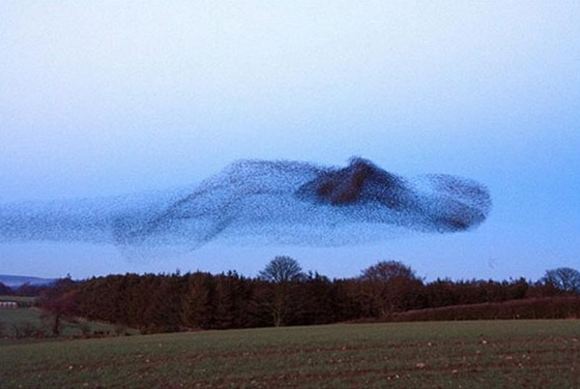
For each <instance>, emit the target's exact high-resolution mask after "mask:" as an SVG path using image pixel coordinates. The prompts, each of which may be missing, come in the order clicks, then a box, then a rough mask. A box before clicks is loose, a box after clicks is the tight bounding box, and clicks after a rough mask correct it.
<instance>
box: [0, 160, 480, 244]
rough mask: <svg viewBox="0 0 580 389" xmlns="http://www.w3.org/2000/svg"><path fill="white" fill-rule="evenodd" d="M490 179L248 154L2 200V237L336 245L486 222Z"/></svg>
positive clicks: (363, 163)
mask: <svg viewBox="0 0 580 389" xmlns="http://www.w3.org/2000/svg"><path fill="white" fill-rule="evenodd" d="M490 208H491V198H490V195H489V192H488V190H487V189H486V187H485V186H483V185H481V184H479V183H477V182H475V181H472V180H469V179H465V178H461V177H456V176H450V175H445V174H436V175H424V176H419V177H414V178H406V177H402V176H399V175H396V174H393V173H390V172H387V171H385V170H383V169H381V168H379V167H378V166H376V165H374V164H373V163H372V162H370V161H368V160H365V159H362V158H352V159H351V160H350V162H349V164H348V165H347V166H345V167H325V166H319V165H315V164H311V163H305V162H293V161H260V160H243V161H238V162H235V163H233V164H231V165H229V166H228V167H226V168H225V169H224V170H223V171H222V172H220V173H218V174H216V175H214V176H212V177H210V178H208V179H206V180H205V181H203V182H202V183H201V184H199V185H198V186H197V187H195V188H194V189H187V188H185V189H182V190H174V191H167V192H161V193H149V194H142V195H134V196H120V197H113V198H101V199H84V200H76V201H53V202H47V203H41V204H40V203H19V204H10V205H5V206H2V207H0V240H1V241H4V242H8V241H33V240H56V241H85V242H92V243H106V244H109V243H113V244H116V245H118V246H120V247H123V248H124V249H127V248H131V249H137V250H139V249H143V250H146V249H150V248H157V247H170V246H171V247H182V248H186V249H196V248H198V247H200V246H202V245H204V244H205V243H207V242H209V241H212V240H214V239H221V240H224V241H233V242H237V243H242V244H243V243H246V244H272V243H276V244H298V245H312V246H335V245H347V244H354V243H361V242H367V241H373V240H380V239H386V238H392V237H395V236H399V235H400V234H407V233H411V232H420V233H451V232H459V231H466V230H469V229H472V228H475V227H477V226H478V225H479V224H481V223H482V222H483V221H485V219H486V217H487V215H488V213H489V211H490Z"/></svg>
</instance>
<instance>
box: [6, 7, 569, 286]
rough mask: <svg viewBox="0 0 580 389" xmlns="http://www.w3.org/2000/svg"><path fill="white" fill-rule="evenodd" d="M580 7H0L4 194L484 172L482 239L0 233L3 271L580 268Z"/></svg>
mask: <svg viewBox="0 0 580 389" xmlns="http://www.w3.org/2000/svg"><path fill="white" fill-rule="evenodd" d="M579 20H580V2H578V1H569V2H568V1H558V2H550V1H510V2H505V1H486V2H463V1H417V2H412V1H400V2H396V1H392V2H391V1H390V2H385V1H376V2H375V1H368V2H346V1H345V2H340V1H332V2H330V1H329V2H312V1H304V2H302V1H293V2H249V1H248V2H225V1H208V2H201V1H200V2H191V1H183V2H180V1H171V2H166V1H159V2H153V1H147V2H113V1H99V2H75V1H2V2H0V206H1V204H4V203H10V202H15V201H22V200H50V199H58V198H83V197H98V196H108V195H116V194H124V193H133V192H140V191H148V190H162V189H167V188H174V187H181V186H192V187H194V186H195V184H196V183H198V182H200V181H202V180H203V179H205V178H207V177H208V176H210V175H212V174H214V173H216V172H218V171H219V170H221V169H222V168H223V167H225V166H226V165H227V164H229V163H230V162H232V161H234V160H236V159H241V158H244V159H245V158H258V159H287V160H303V161H309V162H315V163H320V164H324V165H344V164H346V162H347V160H348V159H349V158H350V157H351V156H353V155H358V156H361V157H364V158H368V159H370V160H372V161H373V162H375V163H376V164H377V165H379V166H381V167H382V168H384V169H386V170H389V171H392V172H395V173H398V174H402V175H408V176H414V175H418V174H424V173H448V174H455V175H460V176H465V177H469V178H472V179H475V180H477V181H479V182H482V183H484V184H486V185H487V186H488V188H489V190H490V193H491V195H492V198H493V203H494V205H493V209H492V212H491V214H490V217H489V219H488V220H487V222H485V223H484V224H483V225H481V226H480V227H479V228H478V229H477V230H475V231H470V232H465V233H457V234H449V235H438V234H435V235H427V234H425V235H412V236H409V237H405V238H401V239H390V240H385V241H382V242H380V243H376V244H365V245H356V246H347V247H336V248H311V247H299V246H298V247H295V246H284V247H279V246H265V247H253V246H251V247H247V246H245V247H237V246H229V245H223V244H220V243H219V242H216V243H210V244H208V245H207V246H204V247H202V248H201V249H199V250H196V251H192V252H190V253H185V254H181V255H176V256H171V257H168V258H167V259H166V260H160V259H151V260H145V261H135V260H131V259H127V258H125V257H123V255H122V254H121V253H120V252H119V251H118V250H117V248H115V247H114V246H98V245H88V244H64V243H19V244H0V274H23V275H31V276H41V277H57V276H62V275H64V274H66V273H70V274H71V275H72V276H73V277H75V278H80V277H87V276H91V275H98V274H108V273H124V272H139V273H141V272H172V271H174V270H176V269H177V268H179V269H180V270H181V271H182V272H185V271H189V270H196V269H200V270H205V271H211V272H220V271H224V270H229V269H235V270H238V271H239V272H240V273H242V274H245V275H252V276H253V275H255V274H257V272H258V271H259V270H260V269H262V268H263V267H264V265H265V264H266V263H267V262H268V261H269V260H270V259H272V258H273V257H274V256H275V255H289V256H292V257H294V258H296V259H297V260H298V261H299V262H300V263H301V264H302V266H303V268H304V269H305V270H317V271H319V272H320V273H322V274H325V275H329V276H331V277H333V276H355V275H358V274H359V273H360V270H361V269H363V268H365V267H367V266H369V265H371V264H373V263H375V262H376V261H378V260H381V259H396V260H400V261H403V262H404V263H406V264H408V265H410V266H411V267H413V268H414V269H415V270H417V273H418V274H419V275H420V276H425V277H427V278H428V279H434V278H436V277H446V276H449V277H451V278H454V279H458V278H494V279H505V278H509V277H513V278H516V277H520V276H524V277H527V278H532V279H537V278H539V277H540V276H542V274H543V273H544V271H545V270H546V269H550V268H554V267H560V266H569V267H574V268H576V269H579V268H580V239H579V235H580V23H579V22H578V21H579Z"/></svg>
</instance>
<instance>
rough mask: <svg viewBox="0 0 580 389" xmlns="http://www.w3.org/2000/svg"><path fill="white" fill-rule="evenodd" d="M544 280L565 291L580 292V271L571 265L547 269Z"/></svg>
mask: <svg viewBox="0 0 580 389" xmlns="http://www.w3.org/2000/svg"><path fill="white" fill-rule="evenodd" d="M542 281H543V283H544V284H546V285H550V286H553V287H555V288H556V289H559V290H561V291H563V292H570V293H580V272H579V271H578V270H575V269H572V268H569V267H559V268H557V269H552V270H548V271H546V274H545V275H544V277H543V278H542Z"/></svg>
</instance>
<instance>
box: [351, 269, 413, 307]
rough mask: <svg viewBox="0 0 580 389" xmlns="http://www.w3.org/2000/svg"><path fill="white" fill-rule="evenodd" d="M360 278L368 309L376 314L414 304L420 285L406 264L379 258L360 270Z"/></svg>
mask: <svg viewBox="0 0 580 389" xmlns="http://www.w3.org/2000/svg"><path fill="white" fill-rule="evenodd" d="M360 280H361V281H362V290H363V296H365V297H366V299H367V301H368V304H369V305H370V309H369V311H370V313H371V314H372V315H374V316H378V317H388V316H390V315H391V314H392V313H394V312H398V311H402V310H405V309H409V308H412V307H414V306H415V305H416V301H415V300H416V299H417V297H418V296H419V293H418V292H419V290H420V288H421V286H422V285H423V282H422V280H421V279H420V278H419V277H417V276H416V275H415V272H414V271H413V270H412V269H411V268H410V267H409V266H406V265H404V264H403V263H401V262H398V261H380V262H378V263H377V264H375V265H373V266H370V267H369V268H367V269H365V270H363V271H362V275H361V277H360Z"/></svg>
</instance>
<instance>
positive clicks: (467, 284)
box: [0, 256, 580, 333]
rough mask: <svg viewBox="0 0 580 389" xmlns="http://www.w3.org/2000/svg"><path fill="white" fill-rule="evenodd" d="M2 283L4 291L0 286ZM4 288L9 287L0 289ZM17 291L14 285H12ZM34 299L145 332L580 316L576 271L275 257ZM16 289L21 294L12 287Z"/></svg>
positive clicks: (80, 284) (76, 287)
mask: <svg viewBox="0 0 580 389" xmlns="http://www.w3.org/2000/svg"><path fill="white" fill-rule="evenodd" d="M0 289H1V288H0ZM4 292H5V293H7V290H4ZM13 292H14V291H13ZM26 292H28V293H29V294H30V293H38V294H39V295H40V296H39V298H38V305H39V306H40V307H41V308H42V309H43V310H45V311H46V312H47V313H50V314H52V315H53V316H54V318H55V321H54V322H55V325H54V329H55V331H58V322H59V320H60V319H63V318H66V317H73V316H74V317H84V318H87V319H89V320H98V321H105V322H110V323H115V324H118V325H123V326H127V327H131V328H136V329H139V330H140V331H141V332H142V333H158V332H176V331H188V330H199V329H229V328H251V327H266V326H293V325H313V324H328V323H336V322H358V321H360V322H366V321H369V322H372V321H413V320H461V319H518V318H522V319H525V318H571V317H576V318H578V317H580V272H578V271H577V270H574V269H570V268H557V269H553V270H548V271H546V273H545V275H544V277H542V278H541V279H539V280H537V281H529V280H526V279H524V278H519V279H510V280H506V281H495V280H458V281H453V280H450V279H437V280H434V281H431V282H426V281H425V280H424V279H422V278H421V277H419V276H417V274H416V272H415V271H414V270H413V269H411V268H410V267H409V266H407V265H405V264H403V263H401V262H398V261H381V262H378V263H376V264H375V265H373V266H370V267H368V268H366V269H364V270H362V272H361V274H360V275H359V276H357V277H352V278H335V279H329V278H328V277H326V276H324V275H321V274H319V273H313V272H303V271H302V269H301V267H300V264H299V263H298V262H297V261H296V260H295V259H293V258H290V257H286V256H279V257H276V258H274V259H273V260H272V261H271V262H269V263H268V265H267V266H266V267H265V268H264V269H263V270H262V271H261V272H260V273H259V275H258V276H257V277H245V276H242V275H239V274H238V273H236V272H235V271H229V272H225V273H221V274H215V275H214V274H210V273H205V272H193V273H185V274H181V273H180V272H175V273H172V274H144V275H138V274H130V273H128V274H124V275H108V276H103V277H93V278H90V279H86V280H81V281H75V280H72V279H71V278H63V279H60V280H58V281H57V282H56V283H55V284H53V285H51V286H50V287H45V288H40V289H38V288H37V289H35V288H30V287H27V286H26V285H25V286H23V287H21V290H20V293H21V294H25V293H26ZM14 293H18V291H16V292H14Z"/></svg>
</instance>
